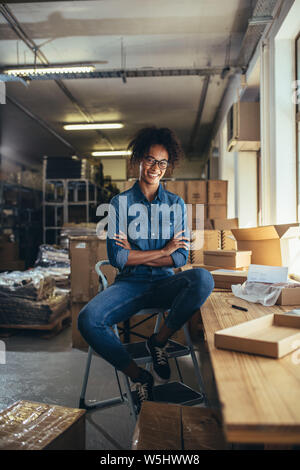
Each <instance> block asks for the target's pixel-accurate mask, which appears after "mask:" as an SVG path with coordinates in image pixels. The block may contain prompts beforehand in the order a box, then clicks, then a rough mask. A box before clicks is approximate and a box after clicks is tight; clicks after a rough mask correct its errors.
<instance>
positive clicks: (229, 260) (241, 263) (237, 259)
mask: <svg viewBox="0 0 300 470" xmlns="http://www.w3.org/2000/svg"><path fill="white" fill-rule="evenodd" d="M204 264H207V265H209V266H222V267H223V268H228V269H231V268H245V267H248V266H249V265H250V264H251V251H234V250H232V251H224V250H217V251H204Z"/></svg>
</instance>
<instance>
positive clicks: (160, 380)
mask: <svg viewBox="0 0 300 470" xmlns="http://www.w3.org/2000/svg"><path fill="white" fill-rule="evenodd" d="M146 349H147V351H148V353H149V354H150V356H151V357H152V354H151V351H150V349H149V347H148V344H147V342H146ZM152 375H153V377H154V378H155V380H156V382H159V383H160V384H167V383H168V382H169V381H170V378H171V376H170V377H169V378H168V379H163V378H162V377H160V376H159V375H158V374H157V372H156V371H155V370H154V367H153V362H152Z"/></svg>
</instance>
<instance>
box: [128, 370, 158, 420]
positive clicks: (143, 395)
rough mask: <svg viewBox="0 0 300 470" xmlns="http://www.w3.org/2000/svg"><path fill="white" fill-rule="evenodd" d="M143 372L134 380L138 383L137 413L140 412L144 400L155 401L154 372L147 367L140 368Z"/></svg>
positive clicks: (136, 388)
mask: <svg viewBox="0 0 300 470" xmlns="http://www.w3.org/2000/svg"><path fill="white" fill-rule="evenodd" d="M140 370H141V373H140V376H139V378H138V379H136V380H132V382H133V383H134V384H135V385H136V387H135V390H136V396H137V402H136V409H137V413H138V414H139V412H140V410H141V407H142V404H143V402H144V401H153V385H154V379H153V376H152V374H150V372H148V371H147V370H145V369H142V368H140Z"/></svg>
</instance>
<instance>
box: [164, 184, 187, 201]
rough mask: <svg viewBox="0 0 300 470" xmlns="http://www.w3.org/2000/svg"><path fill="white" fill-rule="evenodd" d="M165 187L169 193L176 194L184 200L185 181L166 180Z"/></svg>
mask: <svg viewBox="0 0 300 470" xmlns="http://www.w3.org/2000/svg"><path fill="white" fill-rule="evenodd" d="M165 189H166V190H167V191H170V192H171V193H174V194H177V195H178V196H180V197H182V199H183V200H184V201H186V188H185V181H166V182H165Z"/></svg>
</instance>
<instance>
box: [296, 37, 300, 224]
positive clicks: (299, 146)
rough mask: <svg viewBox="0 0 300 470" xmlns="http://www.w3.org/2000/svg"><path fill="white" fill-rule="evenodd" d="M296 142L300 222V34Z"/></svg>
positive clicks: (297, 55) (297, 52)
mask: <svg viewBox="0 0 300 470" xmlns="http://www.w3.org/2000/svg"><path fill="white" fill-rule="evenodd" d="M296 80H297V81H296V87H297V88H296V90H295V91H296V95H295V96H296V100H295V102H296V126H297V132H296V142H297V193H298V221H299V216H300V33H299V35H298V37H297V39H296Z"/></svg>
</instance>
